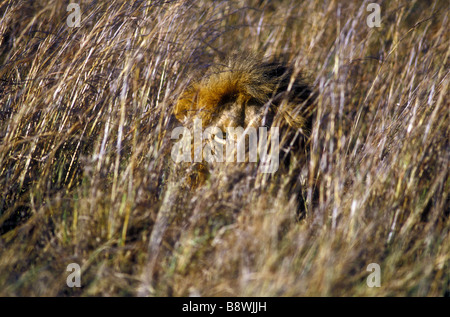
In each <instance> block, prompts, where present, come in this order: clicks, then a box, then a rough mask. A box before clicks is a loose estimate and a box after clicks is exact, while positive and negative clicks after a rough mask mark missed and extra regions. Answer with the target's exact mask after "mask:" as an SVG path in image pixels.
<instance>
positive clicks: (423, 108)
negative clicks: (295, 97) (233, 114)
mask: <svg viewBox="0 0 450 317" xmlns="http://www.w3.org/2000/svg"><path fill="white" fill-rule="evenodd" d="M74 2H75V1H74ZM76 3H78V4H79V5H80V9H81V11H80V12H81V21H80V26H79V27H70V26H69V25H68V24H67V19H68V18H69V19H70V17H69V15H70V14H71V13H73V11H67V6H68V4H69V1H53V0H51V1H21V0H18V1H7V0H5V1H1V2H0V21H1V22H0V43H1V45H0V295H2V296H91V295H97V296H189V295H201V296H445V295H447V296H448V295H449V294H450V215H449V213H450V212H449V204H450V202H449V193H450V180H449V163H450V144H449V138H450V128H449V127H450V121H449V114H450V108H449V96H448V88H449V82H450V76H449V55H450V45H449V33H448V30H449V29H450V25H449V4H448V1H446V0H442V1H440V0H435V1H418V0H416V1H414V0H413V1H377V3H379V4H380V8H381V13H380V16H381V25H380V27H369V26H368V24H367V21H366V20H367V17H368V16H369V15H370V14H371V13H372V12H371V11H367V6H368V4H369V3H370V1H333V0H327V1H288V0H286V1H284V0H279V1H267V0H249V1H233V0H230V1H226V0H224V1H206V0H199V1H176V0H173V1H120V0H112V1H82V0H80V1H76ZM240 52H252V53H255V54H259V55H261V56H266V57H274V56H278V57H282V58H283V60H284V61H286V62H287V63H289V64H290V65H292V66H293V67H294V68H295V69H297V70H299V71H301V72H302V74H303V75H304V76H305V78H306V79H307V80H308V82H309V83H310V84H311V87H312V88H313V90H314V91H315V93H316V94H317V99H316V100H315V114H314V120H313V125H312V131H311V138H310V141H309V142H308V144H307V147H308V148H307V151H302V152H299V153H297V154H296V155H297V157H296V159H297V162H306V163H304V164H302V165H301V166H299V165H295V162H296V160H293V162H294V163H292V164H291V166H290V168H289V171H288V174H289V173H290V174H289V177H291V178H292V176H294V177H295V178H296V180H297V182H298V186H299V187H301V191H299V195H301V196H302V199H301V201H303V202H304V206H302V213H303V216H302V217H300V218H299V217H298V215H297V209H298V207H297V204H298V201H299V199H297V197H294V196H291V195H289V194H288V190H287V189H286V187H287V184H286V182H283V179H284V178H283V175H279V176H277V177H276V179H273V181H271V180H272V179H271V178H267V177H263V176H262V175H261V174H260V173H259V172H258V169H257V167H256V166H253V167H250V168H243V169H241V170H237V169H233V170H230V172H229V174H228V175H225V176H224V175H223V174H214V173H212V174H211V175H210V176H209V178H208V179H207V180H206V182H205V184H203V185H202V186H201V187H199V188H196V189H195V190H190V189H189V187H187V186H186V177H187V175H189V173H190V170H189V169H190V167H187V168H179V166H176V164H175V163H174V162H173V160H172V158H171V155H170V153H171V147H172V145H173V140H171V139H170V132H171V131H172V129H173V128H174V127H176V126H178V125H179V123H178V122H177V120H176V118H175V116H174V115H173V113H174V105H175V104H176V101H177V99H178V97H179V96H180V95H182V94H183V92H184V91H185V90H186V89H187V87H189V85H190V83H191V82H192V81H193V80H195V79H198V78H201V76H203V74H204V73H206V72H207V70H208V69H209V68H210V67H211V66H214V65H217V64H218V63H221V62H222V61H223V59H224V58H226V57H227V56H229V55H230V54H233V53H240ZM294 173H295V174H294ZM70 263H78V264H79V265H80V267H81V287H80V288H76V287H75V288H70V287H68V286H67V284H66V278H67V276H68V274H69V273H70V272H67V271H66V268H67V265H69V264H70ZM371 263H376V264H378V265H379V267H380V274H381V286H380V287H368V285H367V277H368V276H369V274H370V273H371V272H370V271H367V267H368V265H369V264H371Z"/></svg>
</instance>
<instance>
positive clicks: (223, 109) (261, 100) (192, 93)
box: [174, 56, 313, 183]
mask: <svg viewBox="0 0 450 317" xmlns="http://www.w3.org/2000/svg"><path fill="white" fill-rule="evenodd" d="M174 113H175V116H176V118H177V119H178V120H179V121H180V122H182V123H183V124H185V125H190V124H191V123H192V121H193V119H195V118H199V119H201V120H202V127H203V128H206V127H208V126H215V127H218V128H219V129H221V130H222V131H226V129H227V127H238V126H241V127H243V128H244V129H245V128H246V127H248V126H253V127H255V128H256V127H260V126H266V127H270V126H278V127H280V128H281V131H282V133H283V134H282V135H280V139H281V140H280V142H282V143H281V144H282V145H283V144H292V142H290V141H291V140H290V139H292V138H293V137H294V135H295V136H296V138H297V139H298V140H302V142H301V143H302V146H304V145H305V142H304V141H305V140H306V139H307V138H308V135H309V131H310V129H311V122H312V113H313V102H312V92H311V89H310V87H309V86H308V85H307V84H306V83H304V82H303V80H302V78H301V76H300V75H297V76H295V74H294V70H293V69H291V68H290V67H287V66H286V65H284V64H282V63H277V62H265V61H260V60H259V59H257V58H255V57H254V56H246V57H242V56H240V57H236V56H234V57H231V58H230V59H229V60H228V62H227V64H226V65H220V66H216V67H213V68H212V69H211V70H210V71H209V74H208V75H207V76H205V77H204V78H203V79H202V80H199V81H197V82H194V83H193V84H191V86H190V87H189V88H188V89H187V90H186V91H185V92H184V94H182V95H181V97H180V98H179V100H178V102H177V104H176V106H175V110H174ZM299 135H300V137H299ZM286 136H289V137H286ZM297 143H298V142H297ZM199 170H201V171H205V170H206V168H205V166H204V165H201V168H200V169H199ZM199 177H200V180H199V183H202V182H203V179H204V177H202V176H201V175H200V176H199Z"/></svg>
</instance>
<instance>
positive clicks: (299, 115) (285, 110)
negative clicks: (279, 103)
mask: <svg viewBox="0 0 450 317" xmlns="http://www.w3.org/2000/svg"><path fill="white" fill-rule="evenodd" d="M279 111H280V112H281V114H282V116H283V118H284V119H285V120H286V123H287V124H288V125H289V126H290V127H291V128H293V129H294V130H296V131H299V132H300V133H302V134H303V135H304V136H308V135H309V133H310V127H309V124H308V122H309V120H308V119H307V114H306V113H305V111H301V109H300V110H299V109H298V106H297V105H293V104H287V105H285V106H284V107H281V108H280V110H279Z"/></svg>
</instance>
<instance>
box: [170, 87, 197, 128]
mask: <svg viewBox="0 0 450 317" xmlns="http://www.w3.org/2000/svg"><path fill="white" fill-rule="evenodd" d="M196 95H197V92H196V91H195V90H194V89H193V88H189V89H188V90H186V91H185V92H184V93H183V94H182V95H181V97H180V98H179V99H178V101H177V104H176V105H175V108H174V111H173V113H174V115H175V117H176V118H177V119H178V120H179V121H180V122H184V121H185V120H186V119H187V118H188V116H189V110H191V108H192V106H193V103H194V101H195V98H196Z"/></svg>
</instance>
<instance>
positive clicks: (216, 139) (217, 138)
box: [214, 133, 227, 145]
mask: <svg viewBox="0 0 450 317" xmlns="http://www.w3.org/2000/svg"><path fill="white" fill-rule="evenodd" d="M214 140H215V141H216V142H218V143H220V144H223V145H225V144H226V143H227V135H226V133H224V134H223V139H222V138H219V137H218V136H217V135H214Z"/></svg>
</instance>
